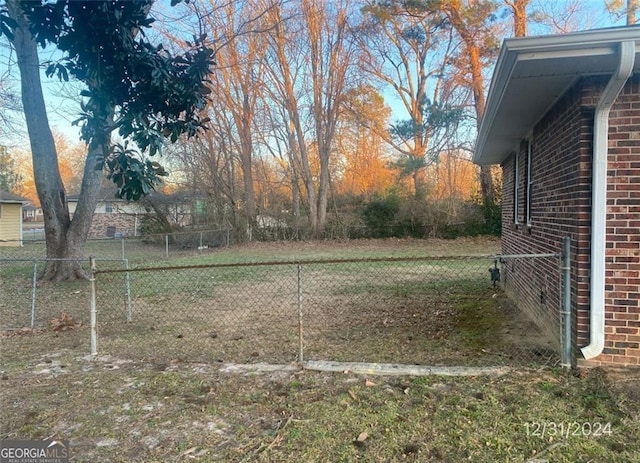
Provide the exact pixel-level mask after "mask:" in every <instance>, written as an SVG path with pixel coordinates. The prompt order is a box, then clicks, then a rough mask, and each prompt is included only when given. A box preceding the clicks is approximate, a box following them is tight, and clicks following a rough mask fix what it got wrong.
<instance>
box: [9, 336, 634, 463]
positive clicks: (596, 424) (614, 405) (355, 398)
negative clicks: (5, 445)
mask: <svg viewBox="0 0 640 463" xmlns="http://www.w3.org/2000/svg"><path fill="white" fill-rule="evenodd" d="M76 355H77V354H76V353H74V352H73V351H72V350H68V349H62V350H60V351H58V352H55V353H51V354H47V355H39V356H38V355H32V356H25V358H23V360H22V361H12V362H10V363H9V364H6V363H5V364H4V365H3V366H2V367H1V368H2V369H3V371H2V373H1V374H2V377H1V384H0V386H1V387H2V391H3V392H2V404H1V406H2V419H1V425H0V438H2V439H16V438H19V439H39V438H49V437H52V436H53V437H56V438H61V439H68V440H69V441H70V445H71V449H72V456H73V460H72V461H77V462H167V461H196V462H197V461H201V462H209V461H232V462H242V461H283V462H284V461H296V460H297V461H314V462H315V461H331V462H339V461H343V462H350V461H371V462H375V461H421V462H460V461H474V462H496V461H509V462H534V461H535V462H543V461H549V462H571V463H575V462H593V461H602V462H604V461H606V462H633V461H637V456H638V455H640V442H639V441H638V438H637V437H638V435H640V405H639V404H640V400H639V399H640V389H639V387H638V379H639V378H640V372H638V371H635V372H634V371H631V372H629V371H626V372H625V373H615V372H613V373H612V372H606V371H604V370H599V369H597V370H591V371H588V372H583V373H581V374H580V375H577V374H568V373H566V372H562V371H559V370H548V369H547V370H522V369H520V370H510V371H509V372H508V373H506V374H503V375H500V376H484V377H443V376H440V377H439V376H427V377H408V376H394V377H390V376H366V375H357V374H354V373H352V372H349V371H344V372H340V373H321V372H313V371H300V370H297V369H296V368H295V367H294V366H287V367H286V368H281V369H275V370H271V369H268V368H264V367H261V366H260V365H254V366H252V367H249V368H241V367H238V366H234V365H230V364H224V363H221V364H217V365H216V364H193V363H191V364H190V363H180V362H177V361H176V362H168V363H160V364H145V363H136V362H133V361H130V360H122V359H118V358H114V357H109V356H99V357H97V358H91V357H77V356H76Z"/></svg>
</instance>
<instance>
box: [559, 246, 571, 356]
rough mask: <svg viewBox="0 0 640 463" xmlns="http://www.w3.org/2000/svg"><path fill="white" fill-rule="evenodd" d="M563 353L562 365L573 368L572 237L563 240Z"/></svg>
mask: <svg viewBox="0 0 640 463" xmlns="http://www.w3.org/2000/svg"><path fill="white" fill-rule="evenodd" d="M560 268H561V270H562V279H563V288H562V352H561V358H560V364H561V365H562V367H563V368H571V367H572V363H573V358H572V357H573V356H572V355H571V352H572V349H571V341H572V339H571V338H572V336H571V237H570V236H565V237H564V238H563V239H562V266H561V267H560Z"/></svg>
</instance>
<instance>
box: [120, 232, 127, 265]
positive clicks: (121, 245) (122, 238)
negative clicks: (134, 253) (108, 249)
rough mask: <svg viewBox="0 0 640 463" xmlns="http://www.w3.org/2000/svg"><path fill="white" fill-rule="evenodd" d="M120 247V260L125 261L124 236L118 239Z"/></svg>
mask: <svg viewBox="0 0 640 463" xmlns="http://www.w3.org/2000/svg"><path fill="white" fill-rule="evenodd" d="M120 247H121V249H122V260H125V259H126V256H125V254H124V236H122V237H121V238H120Z"/></svg>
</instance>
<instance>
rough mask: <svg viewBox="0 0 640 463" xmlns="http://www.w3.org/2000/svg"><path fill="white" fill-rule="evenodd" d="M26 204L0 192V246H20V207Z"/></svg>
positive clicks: (23, 199)
mask: <svg viewBox="0 0 640 463" xmlns="http://www.w3.org/2000/svg"><path fill="white" fill-rule="evenodd" d="M28 202H29V200H28V199H25V198H21V197H20V196H16V195H14V194H11V193H7V192H6V191H0V246H22V205H23V204H26V203H28Z"/></svg>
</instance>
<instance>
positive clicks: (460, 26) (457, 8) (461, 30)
mask: <svg viewBox="0 0 640 463" xmlns="http://www.w3.org/2000/svg"><path fill="white" fill-rule="evenodd" d="M444 5H445V6H446V8H447V15H448V16H449V19H450V20H451V24H452V25H453V27H454V28H455V29H456V31H457V32H458V34H459V35H460V38H461V39H462V42H463V43H464V46H465V49H466V52H467V54H468V56H469V73H470V74H471V90H472V92H473V101H474V107H475V110H476V120H477V122H476V123H477V126H478V127H480V122H481V121H482V116H483V115H484V109H485V96H484V77H483V75H482V62H481V60H480V46H479V45H478V44H477V43H476V42H475V40H474V36H473V34H472V33H471V31H470V30H469V29H468V27H467V26H466V24H465V22H464V19H463V11H462V8H463V6H462V4H461V3H460V1H458V0H452V1H448V2H445V3H444ZM480 193H481V194H482V201H483V204H484V206H485V211H488V210H489V208H492V206H493V205H494V204H495V202H496V197H495V196H496V194H495V187H494V185H493V177H492V174H491V167H490V166H480Z"/></svg>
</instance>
